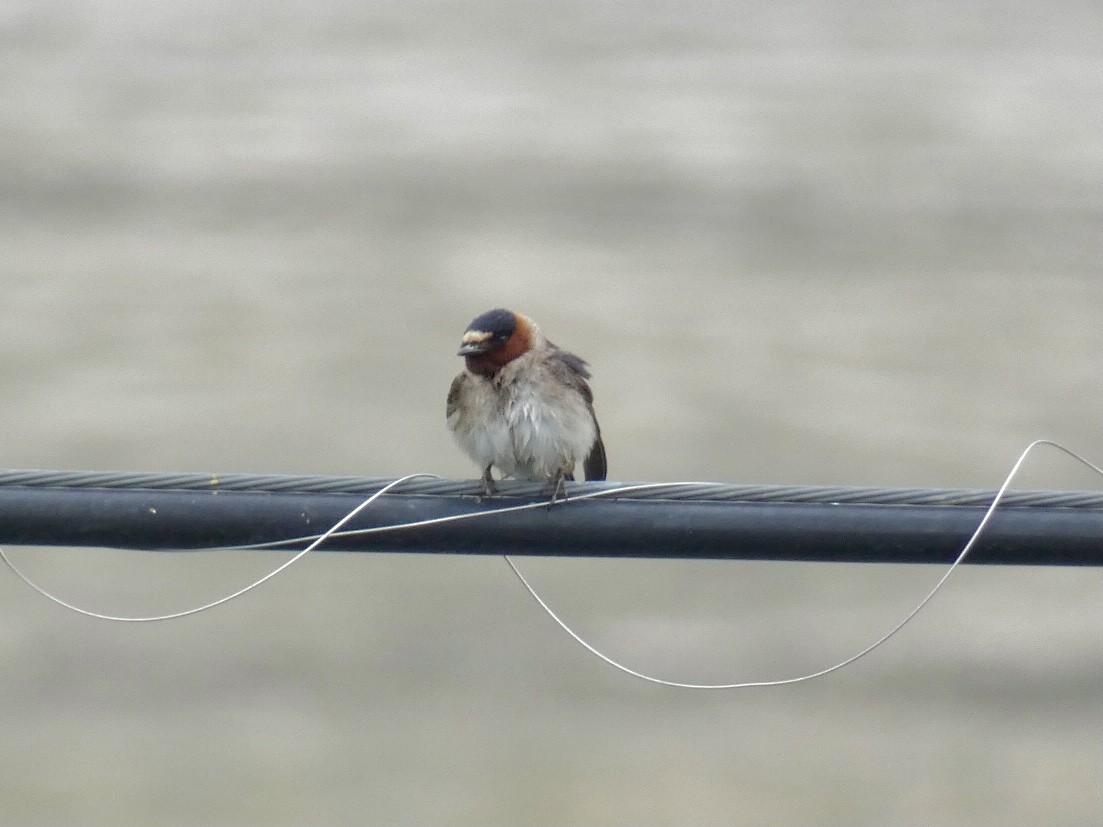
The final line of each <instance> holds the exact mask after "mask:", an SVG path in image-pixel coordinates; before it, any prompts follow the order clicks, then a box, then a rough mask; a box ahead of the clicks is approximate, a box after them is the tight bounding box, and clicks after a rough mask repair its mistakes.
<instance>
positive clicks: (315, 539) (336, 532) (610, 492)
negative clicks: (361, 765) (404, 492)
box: [0, 439, 1103, 689]
mask: <svg viewBox="0 0 1103 827" xmlns="http://www.w3.org/2000/svg"><path fill="white" fill-rule="evenodd" d="M1040 445H1048V446H1050V447H1053V448H1056V449H1058V450H1059V451H1062V452H1064V453H1065V454H1067V455H1068V456H1070V457H1072V458H1073V459H1074V460H1076V461H1078V462H1080V463H1081V464H1083V465H1085V466H1087V467H1088V468H1090V469H1091V470H1093V471H1095V472H1096V473H1097V474H1100V475H1101V476H1103V468H1100V467H1098V466H1096V465H1094V464H1093V463H1091V462H1089V461H1088V460H1086V459H1084V458H1083V457H1081V456H1080V455H1079V454H1077V453H1075V452H1074V451H1071V450H1069V449H1068V448H1065V447H1064V446H1063V445H1059V444H1058V443H1056V442H1052V441H1050V440H1048V439H1038V440H1035V441H1034V442H1032V443H1030V445H1028V446H1027V447H1026V448H1025V449H1024V450H1023V452H1022V453H1021V454H1020V455H1019V458H1018V460H1016V462H1015V464H1014V465H1013V466H1012V468H1011V470H1010V471H1009V472H1008V474H1007V476H1006V477H1005V479H1004V481H1003V484H1002V485H1000V487H999V490H998V491H997V492H996V495H995V496H994V497H993V498H992V503H991V504H990V505H989V506H988V509H987V510H986V511H985V513H984V516H983V517H982V518H981V521H980V523H978V525H977V527H976V529H975V530H974V532H973V534H972V536H971V537H970V538H969V540H968V542H966V544H965V545H964V547H963V548H962V550H961V553H960V554H958V556H957V558H956V559H955V560H954V562H953V563H951V564H950V566H949V568H948V569H947V570H946V572H945V573H944V574H943V575H942V577H941V578H940V579H939V580H938V582H937V583H935V585H934V587H933V588H932V589H931V590H930V591H929V592H928V593H927V595H926V596H925V597H924V598H923V599H922V600H920V601H919V603H918V604H917V605H916V606H915V608H914V609H912V610H911V611H910V612H909V613H908V614H907V615H905V616H904V619H903V620H901V621H900V622H899V623H897V624H896V625H895V626H894V627H893V628H892V629H890V630H889V631H888V632H887V633H886V634H884V635H882V636H881V637H880V638H878V639H877V640H876V641H874V642H873V643H871V644H870V645H869V646H867V647H866V648H864V649H862V650H861V651H859V652H858V653H856V654H854V655H851V656H850V657H848V658H846V659H845V660H842V661H840V662H838V663H836V664H834V665H832V666H829V667H827V668H825V669H821V670H819V671H817V672H812V673H809V674H806V675H798V676H796V677H792V678H782V679H778V680H765V681H743V682H739V683H723V684H700V683H686V682H681V681H672V680H666V679H664V678H657V677H655V676H653V675H647V674H645V673H643V672H638V671H636V670H634V669H632V668H630V667H628V666H625V665H624V664H622V663H620V662H618V661H616V660H614V659H613V658H611V657H609V656H608V655H606V654H604V653H603V652H601V651H600V650H599V649H597V648H596V647H595V646H593V645H591V644H590V643H588V642H587V641H586V640H585V639H584V638H583V637H582V636H581V635H579V634H578V633H577V632H575V631H574V630H573V629H572V628H571V627H570V626H568V625H567V623H566V622H564V621H563V620H562V619H561V618H560V617H559V615H558V614H556V612H555V611H554V610H553V609H552V608H551V606H549V605H548V603H547V602H546V601H545V600H544V599H543V598H542V597H541V596H540V595H539V594H538V593H537V591H536V589H535V588H533V586H532V585H531V584H530V583H529V582H528V580H526V579H525V576H524V575H523V574H521V572H520V570H518V568H517V566H516V564H514V562H513V560H512V559H511V558H510V557H509V556H508V555H504V559H505V561H506V563H507V564H508V565H509V568H510V570H511V571H512V572H513V574H514V575H516V577H517V579H518V580H519V581H520V582H521V585H522V586H524V588H525V590H526V591H528V593H529V594H530V595H531V596H532V597H533V599H534V600H536V602H537V603H538V604H539V605H540V607H541V608H542V609H543V610H544V611H545V612H546V613H547V615H548V616H549V617H550V618H551V619H552V620H553V621H555V623H556V624H558V625H559V627H560V628H561V629H562V630H563V631H564V632H566V633H567V634H568V635H569V636H570V637H571V638H573V639H574V640H575V642H577V643H578V644H579V645H580V646H582V647H583V648H584V649H586V650H587V651H588V652H590V653H591V654H593V655H595V656H596V657H598V658H600V659H601V660H602V661H604V662H605V663H606V664H608V665H609V666H612V667H613V668H615V669H618V670H620V671H621V672H624V673H625V674H627V675H630V676H632V677H634V678H638V679H639V680H643V681H647V682H649V683H655V684H659V685H662V686H670V687H675V688H678V689H747V688H750V687H764V686H785V685H789V684H795V683H802V682H804V681H809V680H812V679H813V678H819V677H823V676H824V675H828V674H830V673H832V672H835V671H837V670H839V669H842V668H844V667H846V666H849V665H850V664H852V663H854V662H855V661H857V660H858V659H859V658H863V657H865V656H866V655H868V654H869V653H870V652H872V651H873V650H874V649H876V648H877V647H878V646H880V645H881V644H883V643H885V642H886V641H887V640H889V638H891V637H893V636H894V635H895V634H897V633H898V632H899V631H900V630H901V629H903V628H904V626H906V625H907V624H908V623H909V622H910V621H911V620H912V619H913V618H914V617H915V616H916V615H918V614H919V612H920V611H922V609H923V607H924V606H926V605H927V604H928V603H929V602H930V601H931V599H932V598H933V597H934V596H935V594H937V593H938V591H939V590H940V589H941V588H942V586H943V584H944V583H945V582H946V580H947V579H948V578H949V577H950V575H951V574H953V572H954V570H955V569H956V568H957V567H958V566H959V565H960V564H961V563H962V562H963V561H964V560H965V558H966V556H967V555H968V554H969V552H970V551H972V549H973V547H974V546H975V545H976V543H977V541H978V540H979V539H980V537H981V535H982V534H983V532H984V529H985V528H987V526H988V523H989V522H990V521H991V519H992V516H993V515H994V514H995V512H996V509H997V507H998V506H999V504H1000V502H1001V501H1002V500H1003V497H1004V494H1005V493H1006V491H1007V489H1008V488H1009V487H1010V485H1011V483H1012V481H1013V480H1014V479H1015V477H1016V476H1017V475H1018V473H1019V470H1020V468H1021V467H1022V465H1023V463H1024V462H1025V461H1026V459H1027V457H1028V456H1029V455H1030V453H1031V452H1032V451H1033V450H1034V449H1035V448H1037V447H1038V446H1040ZM421 478H432V479H439V477H437V475H435V474H409V475H407V476H405V477H402V478H401V479H397V480H394V481H393V482H390V483H388V484H387V485H385V486H384V487H383V488H381V489H380V490H379V491H377V492H375V493H374V494H372V495H371V496H370V497H368V498H367V499H365V500H364V502H362V503H360V504H359V505H358V506H356V508H354V509H353V510H352V511H350V512H349V513H348V514H346V515H345V516H344V517H342V518H341V519H340V520H338V521H337V522H336V523H335V524H334V525H333V526H331V527H330V528H329V529H328V530H327V531H326V532H324V533H323V534H320V535H311V536H309V537H302V538H297V539H295V540H284V541H280V542H278V543H262V544H255V545H248V546H232V547H229V548H231V549H236V550H244V549H261V548H274V547H279V546H281V545H287V544H290V543H296V544H297V543H298V542H302V541H306V540H310V541H311V542H310V544H309V545H308V546H307V547H306V548H304V549H303V550H302V551H300V552H298V553H297V554H295V555H294V556H293V557H291V559H289V560H287V561H286V562H284V563H282V564H281V565H279V566H277V567H276V568H275V569H273V570H272V571H270V572H268V573H267V574H265V575H264V576H263V577H261V578H259V579H258V580H256V581H254V582H252V583H250V584H249V585H247V586H245V587H244V588H242V589H238V590H237V591H235V592H233V593H232V594H228V595H226V596H224V597H222V598H219V599H218V600H214V601H211V602H210V603H206V604H204V605H202V606H197V607H194V608H191V609H186V610H184V611H180V612H173V613H171V614H162V615H153V616H147V617H127V616H118V615H107V614H101V613H99V612H94V611H90V610H88V609H83V608H80V607H79V606H75V605H73V604H71V603H68V602H66V601H64V600H62V599H60V598H58V597H56V596H54V595H53V594H51V593H50V592H48V591H47V590H46V589H44V588H42V587H41V586H39V585H38V584H37V583H35V582H34V581H32V580H31V579H30V578H29V577H28V576H27V575H26V574H24V573H23V572H22V571H21V570H20V569H18V568H17V567H16V566H15V565H14V564H13V563H12V562H11V560H10V559H8V556H7V554H6V553H5V552H4V550H3V549H2V548H0V559H2V560H3V562H4V563H5V564H6V565H7V566H8V568H10V569H11V570H12V571H13V572H14V573H15V574H16V575H17V576H18V577H19V578H20V579H21V580H22V581H23V582H24V583H26V584H27V585H28V586H30V587H31V588H32V589H34V590H35V591H36V592H38V593H39V594H41V595H42V596H43V597H46V598H47V599H49V600H51V601H53V602H54V603H57V604H58V605H60V606H62V607H64V608H66V609H69V610H70V611H74V612H77V613H78V614H82V615H85V616H86V617H91V618H95V619H97V620H111V621H117V622H123V623H148V622H154V621H161V620H175V619H177V618H181V617H187V616H188V615H193V614H197V613H199V612H203V611H206V610H207V609H212V608H214V607H215V606H219V605H222V604H223V603H226V602H228V601H230V600H233V599H235V598H237V597H240V596H241V595H243V594H245V593H246V592H248V591H251V590H252V589H255V588H256V587H257V586H259V585H261V584H262V583H264V582H266V581H268V580H270V579H271V578H273V577H275V576H276V575H277V574H279V573H280V572H281V571H283V570H284V569H286V568H287V567H289V566H290V565H292V564H293V563H295V562H297V561H298V560H300V559H301V558H302V557H304V556H305V555H306V554H308V553H310V552H311V551H314V550H316V549H317V548H318V547H319V546H321V545H322V544H323V543H324V542H325V541H326V540H328V539H330V538H331V537H346V536H356V535H362V534H375V533H380V532H384V531H401V530H404V529H409V528H419V527H423V526H428V525H439V524H441V523H448V522H456V521H459V520H467V519H475V518H479V517H489V516H491V515H497V514H507V513H511V512H515V511H524V510H528V509H533V508H547V507H548V504H547V503H525V504H523V505H514V506H505V507H502V508H497V509H492V510H489V511H479V512H472V513H468V514H454V515H449V516H445V517H435V518H431V519H428V520H419V521H416V522H412V523H401V524H396V525H388V526H377V527H373V528H362V529H356V530H354V531H347V532H342V531H340V529H341V527H342V526H344V525H346V524H347V523H348V522H349V521H350V520H351V519H353V517H355V516H356V515H357V514H359V513H360V512H361V511H363V510H364V509H365V508H367V507H368V506H369V505H371V504H372V503H373V502H375V500H377V499H378V498H379V497H381V496H382V495H384V494H385V493H387V492H388V491H390V490H391V489H392V488H394V487H395V486H397V485H400V484H401V483H403V482H406V481H407V480H411V479H421ZM671 484H672V483H643V484H638V485H626V486H621V487H618V488H611V489H605V490H602V491H596V492H590V493H584V494H579V495H576V496H574V497H571V498H570V499H569V500H563V501H558V502H556V503H555V504H554V505H556V506H557V507H563V506H564V505H567V504H568V503H573V502H579V501H582V500H588V499H595V498H598V497H611V496H614V495H617V494H624V493H627V492H632V491H642V490H647V489H649V488H661V487H668V486H670V485H671ZM682 484H684V485H701V483H682Z"/></svg>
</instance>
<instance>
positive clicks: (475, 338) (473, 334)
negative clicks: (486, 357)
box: [461, 330, 494, 345]
mask: <svg viewBox="0 0 1103 827" xmlns="http://www.w3.org/2000/svg"><path fill="white" fill-rule="evenodd" d="M492 338H494V334H493V333H487V332H486V331H485V330H469V331H467V332H466V333H464V334H463V339H462V340H461V341H462V342H463V344H465V345H477V344H478V343H479V342H485V341H486V340H487V339H492Z"/></svg>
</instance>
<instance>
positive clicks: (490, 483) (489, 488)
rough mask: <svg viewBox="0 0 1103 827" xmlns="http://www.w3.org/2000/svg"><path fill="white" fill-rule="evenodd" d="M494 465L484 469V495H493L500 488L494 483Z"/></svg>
mask: <svg viewBox="0 0 1103 827" xmlns="http://www.w3.org/2000/svg"><path fill="white" fill-rule="evenodd" d="M491 467H492V466H490V465H488V466H486V468H485V469H484V470H483V494H484V496H487V497H489V496H491V495H492V494H493V493H494V492H495V491H497V490H498V486H497V485H495V484H494V477H493V476H492V475H491V473H490V469H491Z"/></svg>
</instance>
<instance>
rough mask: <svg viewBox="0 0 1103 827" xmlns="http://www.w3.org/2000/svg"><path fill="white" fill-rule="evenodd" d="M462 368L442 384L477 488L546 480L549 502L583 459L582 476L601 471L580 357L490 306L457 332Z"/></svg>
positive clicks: (524, 319)
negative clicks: (503, 481) (478, 477)
mask: <svg viewBox="0 0 1103 827" xmlns="http://www.w3.org/2000/svg"><path fill="white" fill-rule="evenodd" d="M457 355H458V356H462V357H464V362H465V367H464V370H463V371H462V372H461V373H460V374H459V375H458V376H456V378H455V379H453V380H452V385H451V386H450V387H449V389H448V400H447V405H446V409H447V424H448V430H450V431H451V432H452V435H453V436H454V437H455V439H456V442H457V443H458V444H459V446H460V448H461V449H463V451H464V452H465V453H466V454H467V455H468V456H469V457H471V459H473V460H474V461H475V463H476V464H477V465H478V466H479V468H480V469H481V471H482V483H483V491H484V493H485V494H486V495H487V496H490V495H491V494H493V493H494V492H495V490H496V486H495V482H494V476H493V474H492V473H491V469H492V468H497V469H498V471H499V473H500V474H501V476H502V477H503V478H505V477H513V478H514V479H520V480H532V481H539V482H546V483H548V484H549V485H550V486H551V490H552V503H554V502H555V499H556V496H557V495H558V494H559V493H560V492H561V491H564V488H563V484H564V482H565V481H568V480H574V478H575V477H574V471H575V466H576V465H577V463H578V462H580V461H581V462H582V467H583V470H584V471H585V473H586V479H587V480H603V479H605V476H606V473H607V470H608V468H607V462H606V457H605V443H604V442H603V441H602V439H601V428H600V427H599V426H598V423H597V416H596V415H595V414H594V395H593V392H592V391H591V390H590V386H589V384H587V381H586V380H587V379H589V378H590V371H589V369H588V365H587V363H586V361H585V360H583V359H582V358H580V357H578V356H576V355H575V354H573V353H570V352H569V351H566V350H563V349H562V348H560V347H558V346H557V345H555V344H553V343H552V342H550V341H548V339H547V337H546V336H545V335H544V333H543V331H541V330H540V327H539V326H538V325H537V324H536V322H534V321H533V320H532V319H530V318H529V317H528V316H524V315H522V314H520V313H515V312H513V311H511V310H506V309H505V308H501V307H499V308H495V309H494V310H488V311H487V312H486V313H483V314H482V315H480V316H478V317H476V318H475V320H474V321H472V322H471V324H470V325H468V326H467V330H466V331H464V334H463V338H462V340H461V343H460V349H459V351H458V352H457Z"/></svg>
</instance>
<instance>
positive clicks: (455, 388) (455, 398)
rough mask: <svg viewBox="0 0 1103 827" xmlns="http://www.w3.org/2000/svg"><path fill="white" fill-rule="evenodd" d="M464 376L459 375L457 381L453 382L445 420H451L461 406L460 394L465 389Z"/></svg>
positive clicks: (449, 390)
mask: <svg viewBox="0 0 1103 827" xmlns="http://www.w3.org/2000/svg"><path fill="white" fill-rule="evenodd" d="M463 380H464V374H462V373H461V374H458V375H457V376H456V378H455V379H453V380H452V385H451V386H450V387H449V388H448V401H447V403H446V405H445V414H444V418H445V419H451V418H452V414H454V413H455V412H456V408H457V407H458V406H459V404H460V393H461V391H462V387H463Z"/></svg>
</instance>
